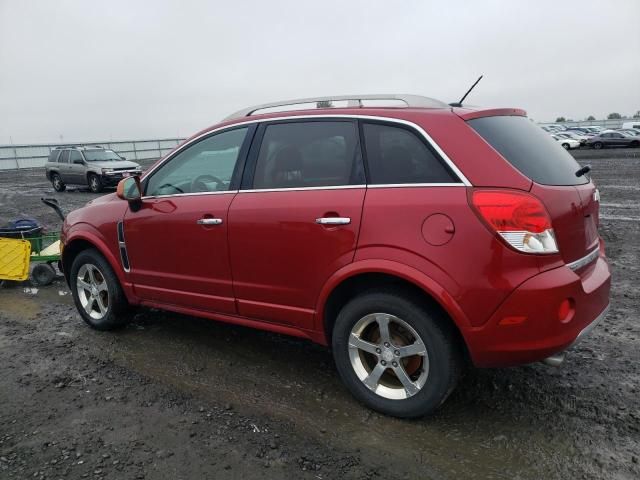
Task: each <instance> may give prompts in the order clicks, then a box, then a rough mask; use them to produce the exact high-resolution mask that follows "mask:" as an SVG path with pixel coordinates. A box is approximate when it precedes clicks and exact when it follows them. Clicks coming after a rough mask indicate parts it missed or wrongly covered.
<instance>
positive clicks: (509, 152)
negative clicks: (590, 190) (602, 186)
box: [468, 116, 589, 185]
mask: <svg viewBox="0 0 640 480" xmlns="http://www.w3.org/2000/svg"><path fill="white" fill-rule="evenodd" d="M468 124H469V125H470V126H471V128H473V129H474V130H475V131H476V132H477V133H478V134H479V135H480V136H481V137H482V138H483V139H484V140H485V141H486V142H487V143H488V144H489V145H491V146H492V147H493V148H494V149H496V150H497V151H498V152H499V153H500V155H502V156H503V157H504V158H505V159H506V160H507V161H508V162H509V163H510V164H511V165H513V166H514V167H515V168H517V169H518V170H519V171H520V172H522V173H523V174H524V175H526V176H527V177H529V178H530V179H531V180H533V181H534V182H536V183H540V184H542V185H582V184H585V183H588V182H589V179H588V178H586V177H585V176H582V177H576V172H577V171H578V170H579V169H580V165H578V162H576V161H575V160H574V159H573V157H572V156H571V154H569V153H568V152H567V151H566V150H565V149H564V148H562V146H561V145H560V144H559V143H558V142H556V141H555V140H554V139H553V138H551V136H550V135H549V134H548V133H545V132H544V131H543V130H542V129H540V128H538V127H537V126H536V125H535V124H533V122H531V121H530V120H529V119H528V118H526V117H519V116H500V117H482V118H475V119H473V120H469V121H468Z"/></svg>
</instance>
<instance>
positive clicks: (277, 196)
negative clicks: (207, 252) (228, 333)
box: [229, 119, 366, 329]
mask: <svg viewBox="0 0 640 480" xmlns="http://www.w3.org/2000/svg"><path fill="white" fill-rule="evenodd" d="M365 193H366V187H365V179H364V169H363V165H362V158H361V154H360V146H359V139H358V128H357V124H356V122H354V121H352V120H349V119H321V120H318V119H315V120H310V119H300V120H295V121H281V122H270V123H263V124H261V126H260V127H259V129H258V132H257V134H256V141H254V145H253V146H252V148H251V153H250V155H249V159H248V162H247V168H246V169H245V176H244V178H243V185H242V188H241V190H240V192H239V193H238V195H237V196H236V197H235V198H234V199H233V203H232V204H231V208H230V210H229V242H230V250H231V252H230V258H231V267H232V270H233V285H234V291H235V294H236V299H237V305H238V312H239V313H240V314H241V315H243V316H246V317H252V318H258V319H261V320H264V321H268V322H274V323H280V324H287V325H295V326H297V327H300V328H308V329H310V328H312V324H313V316H314V309H315V305H316V301H317V298H318V295H319V293H320V289H321V288H322V286H323V285H324V283H325V281H326V280H327V279H328V278H329V277H330V276H331V275H332V274H333V273H334V272H335V271H336V270H338V269H340V268H341V267H343V266H345V265H347V264H349V263H351V262H352V261H353V257H354V253H355V248H356V244H357V239H358V232H359V229H360V219H361V213H362V205H363V202H364V197H365Z"/></svg>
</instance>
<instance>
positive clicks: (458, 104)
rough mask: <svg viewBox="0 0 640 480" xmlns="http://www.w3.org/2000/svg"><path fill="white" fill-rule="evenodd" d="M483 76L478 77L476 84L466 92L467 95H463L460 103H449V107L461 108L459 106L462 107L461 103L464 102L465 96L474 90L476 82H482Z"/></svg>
mask: <svg viewBox="0 0 640 480" xmlns="http://www.w3.org/2000/svg"><path fill="white" fill-rule="evenodd" d="M483 76H484V75H480V76H479V77H478V79H477V80H476V82H475V83H474V84H473V85H471V88H470V89H469V90H467V93H465V94H464V95H463V96H462V98H461V99H460V101H459V102H454V103H450V104H449V105H451V106H452V107H461V106H462V102H464V99H465V98H467V95H469V94H470V93H471V90H473V89H474V88H475V86H476V85H477V84H478V82H479V81H480V80H482V77H483Z"/></svg>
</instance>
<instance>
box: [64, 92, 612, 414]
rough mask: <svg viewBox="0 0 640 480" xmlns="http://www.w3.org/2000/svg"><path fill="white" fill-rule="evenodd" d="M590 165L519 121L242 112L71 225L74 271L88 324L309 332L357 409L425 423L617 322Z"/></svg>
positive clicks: (72, 282)
mask: <svg viewBox="0 0 640 480" xmlns="http://www.w3.org/2000/svg"><path fill="white" fill-rule="evenodd" d="M368 100H376V102H375V104H376V105H377V106H376V107H367V106H366V104H365V102H366V101H368ZM385 100H390V103H391V105H392V106H391V107H389V108H385V107H384V105H385V104H384V101H385ZM337 102H344V103H346V104H347V105H348V106H346V107H344V108H337V107H334V108H331V107H327V106H326V105H327V104H334V105H335V104H336V103H337ZM398 102H402V103H403V104H404V105H406V107H407V108H401V107H399V106H398V105H397V103H398ZM372 103H373V102H372ZM309 104H311V105H312V106H310V107H305V108H306V109H303V110H296V106H298V107H299V106H304V105H309ZM314 107H316V108H314ZM276 108H279V109H280V110H283V109H284V110H286V111H278V112H277V113H276V112H274V109H276ZM267 112H269V113H267ZM586 172H588V169H585V168H581V167H580V165H579V164H578V163H577V162H576V161H575V160H574V158H573V157H572V156H571V155H570V154H569V153H568V152H566V151H565V150H564V149H563V148H562V147H561V146H560V145H559V144H558V142H556V141H555V140H553V139H552V138H550V137H549V135H548V134H547V133H545V132H544V131H542V130H541V129H540V128H537V126H536V125H535V124H533V123H532V122H531V121H530V120H529V119H528V118H527V117H526V113H525V112H524V111H523V110H519V109H514V108H500V109H482V108H470V107H465V108H456V107H453V108H452V107H451V106H449V105H448V104H447V103H444V102H440V101H438V100H433V99H429V98H426V97H418V96H403V95H385V96H356V97H324V98H316V99H305V100H298V101H289V102H284V103H277V104H267V105H262V106H257V107H250V108H247V109H244V110H241V111H240V112H237V113H236V114H234V115H232V116H230V117H228V118H227V119H225V120H224V121H223V122H221V123H219V124H217V125H215V126H213V127H211V128H209V129H206V130H203V131H201V132H200V133H198V134H196V135H194V136H193V137H191V138H190V139H189V140H187V141H186V142H184V143H183V144H182V145H180V146H179V147H178V148H176V149H175V150H174V151H172V152H171V153H170V154H168V155H167V156H165V157H164V158H163V159H161V160H160V161H158V162H157V163H156V164H155V165H154V166H153V167H151V168H150V169H149V170H148V171H147V172H145V174H144V176H143V177H142V178H139V177H131V178H126V179H124V180H122V181H121V182H120V183H119V184H118V189H117V192H116V193H115V194H110V195H105V196H103V197H100V198H98V199H95V200H93V201H92V202H90V203H89V204H88V205H86V206H85V207H83V208H80V209H79V210H76V211H73V212H71V213H69V214H68V215H67V217H66V221H65V222H64V226H63V228H62V232H61V242H62V244H63V248H62V268H63V271H64V274H65V277H66V280H67V282H68V284H69V286H70V289H71V292H72V295H73V300H74V302H75V305H76V307H77V309H78V311H79V313H80V316H81V317H82V318H83V319H84V321H85V322H86V323H87V324H88V325H89V326H91V327H93V328H95V329H98V330H111V329H114V328H117V327H119V326H122V325H123V324H125V323H126V322H127V319H128V316H127V311H128V309H129V308H130V307H132V306H136V305H142V306H147V307H154V308H159V309H165V310H169V311H174V312H180V313H184V314H192V315H196V316H201V317H205V318H209V319H212V320H219V321H223V322H229V323H235V324H238V325H244V326H249V327H252V328H258V329H263V330H269V331H272V332H277V333H281V334H287V335H293V336H296V337H302V338H306V339H309V340H311V341H314V342H317V343H319V344H322V345H331V346H332V353H333V356H334V359H335V363H336V366H337V370H338V373H339V375H340V377H341V378H342V380H343V381H344V383H345V385H346V386H347V388H348V389H349V390H350V391H351V393H352V394H353V395H354V396H355V397H356V398H357V399H359V400H360V401H361V402H363V403H364V404H365V405H367V406H369V407H370V408H372V409H375V410H378V411H380V412H383V413H385V414H389V415H395V416H398V417H416V416H421V415H424V414H428V413H431V412H433V411H434V410H435V409H436V408H437V407H438V406H439V405H441V404H442V403H443V402H444V401H445V400H446V398H447V396H448V395H449V394H450V393H451V391H452V390H453V389H454V387H455V385H456V383H457V382H458V380H459V378H460V373H461V372H462V370H463V366H464V365H465V364H466V363H467V362H471V363H472V364H474V365H475V366H477V367H505V366H510V365H519V364H525V363H530V362H535V361H544V362H546V363H547V364H551V365H558V364H559V363H561V362H562V361H563V359H564V353H563V352H564V351H565V350H566V349H567V348H568V347H569V346H571V345H572V344H573V343H574V342H576V341H578V340H579V339H581V338H583V337H584V335H586V334H587V333H588V332H589V331H590V330H591V329H592V328H594V326H595V325H596V324H597V323H598V322H599V321H600V320H602V318H603V317H604V316H605V315H606V312H607V308H608V304H609V290H610V272H609V267H608V264H607V261H606V259H605V254H604V246H603V242H602V240H601V239H600V237H599V235H598V221H599V220H598V211H599V210H598V209H599V206H598V201H599V195H598V191H597V190H596V188H595V186H594V184H593V182H592V181H591V180H590V178H589V176H588V175H586ZM576 205H579V206H580V207H579V208H576ZM266 341H268V340H266ZM228 354H229V355H233V354H234V351H233V349H231V350H230V351H229V353H228ZM229 368H231V367H229ZM306 381H312V380H311V379H306ZM525 408H526V407H525Z"/></svg>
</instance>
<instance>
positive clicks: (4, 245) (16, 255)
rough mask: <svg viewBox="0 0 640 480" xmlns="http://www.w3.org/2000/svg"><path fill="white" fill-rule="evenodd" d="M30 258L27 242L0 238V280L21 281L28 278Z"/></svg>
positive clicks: (28, 243) (29, 245)
mask: <svg viewBox="0 0 640 480" xmlns="http://www.w3.org/2000/svg"><path fill="white" fill-rule="evenodd" d="M30 258H31V243H30V242H29V240H14V239H13V238H0V280H14V281H22V280H26V279H27V278H29V260H30Z"/></svg>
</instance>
